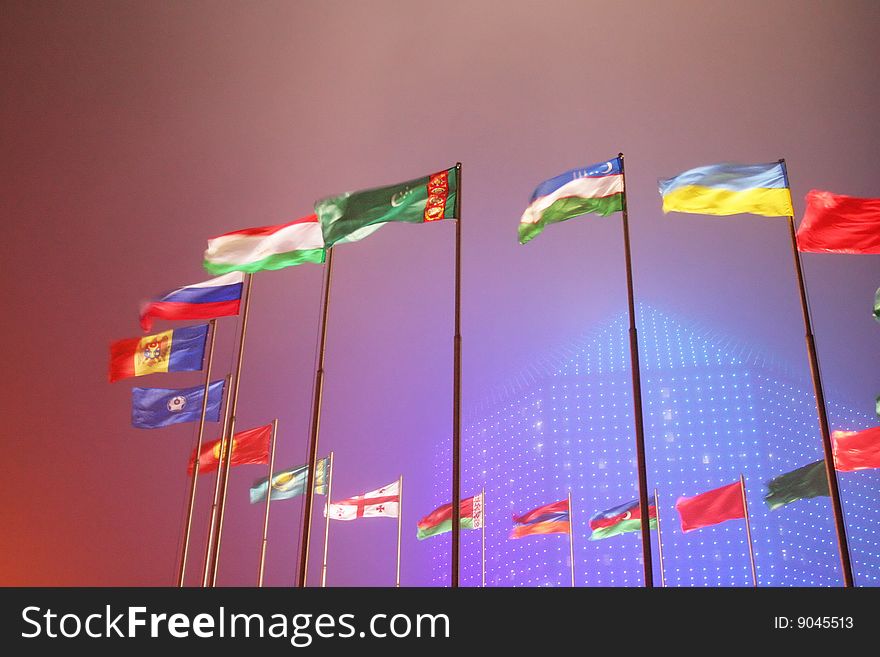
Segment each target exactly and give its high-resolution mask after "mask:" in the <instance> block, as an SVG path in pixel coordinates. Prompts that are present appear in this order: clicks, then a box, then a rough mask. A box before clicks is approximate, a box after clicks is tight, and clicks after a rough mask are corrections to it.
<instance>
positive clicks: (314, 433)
mask: <svg viewBox="0 0 880 657" xmlns="http://www.w3.org/2000/svg"><path fill="white" fill-rule="evenodd" d="M332 277H333V249H328V251H327V266H326V268H325V271H324V300H323V303H322V309H321V332H320V337H319V338H318V365H317V368H316V369H315V391H314V393H315V396H314V399H313V401H312V428H311V433H310V435H309V463H308V465H309V471H308V472H309V474H308V478H307V479H306V503H305V505H304V506H303V528H302V541H301V542H300V555H299V578H298V580H297V583H298V585H299V586H300V587H304V586H305V585H306V576H307V574H308V570H309V540H310V538H311V532H312V509H313V508H314V503H315V486H314V481H315V470H316V469H317V467H318V433H319V431H320V429H321V401H322V399H323V397H324V354H325V352H326V349H327V317H328V315H329V311H330V283H331V281H332ZM327 501H328V503H329V501H330V498H329V496H328V497H327Z"/></svg>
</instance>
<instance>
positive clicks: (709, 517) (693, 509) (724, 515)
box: [675, 481, 746, 532]
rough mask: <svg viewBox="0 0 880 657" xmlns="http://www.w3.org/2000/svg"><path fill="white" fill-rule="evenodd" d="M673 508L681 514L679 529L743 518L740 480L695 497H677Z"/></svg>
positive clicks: (690, 529) (706, 525) (691, 529)
mask: <svg viewBox="0 0 880 657" xmlns="http://www.w3.org/2000/svg"><path fill="white" fill-rule="evenodd" d="M675 508H676V509H677V510H678V514H679V515H680V516H681V531H683V532H692V531H694V530H695V529H700V528H702V527H709V526H710V525H717V524H718V523H720V522H724V521H725V520H735V519H737V518H745V517H746V512H745V508H744V507H743V488H742V483H741V482H739V481H738V482H736V483H735V484H729V485H727V486H722V487H721V488H716V489H714V490H710V491H708V492H706V493H702V494H700V495H696V496H695V497H679V498H678V499H677V500H676V502H675Z"/></svg>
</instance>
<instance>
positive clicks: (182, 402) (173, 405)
mask: <svg viewBox="0 0 880 657" xmlns="http://www.w3.org/2000/svg"><path fill="white" fill-rule="evenodd" d="M185 406H186V397H183V396H181V395H177V396H176V397H172V398H171V399H169V400H168V410H169V411H171V412H172V413H179V412H180V411H182V410H183V409H184V407H185Z"/></svg>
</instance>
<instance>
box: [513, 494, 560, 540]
mask: <svg viewBox="0 0 880 657" xmlns="http://www.w3.org/2000/svg"><path fill="white" fill-rule="evenodd" d="M513 523H514V526H513V529H512V530H511V531H510V538H522V537H523V536H534V535H536V534H570V533H571V513H570V510H569V508H568V499H564V500H559V501H558V502H551V503H550V504H545V505H544V506H539V507H538V508H537V509H532V510H531V511H528V512H526V513H524V514H523V515H521V516H514V517H513Z"/></svg>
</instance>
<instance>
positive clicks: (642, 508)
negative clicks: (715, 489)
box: [617, 153, 654, 587]
mask: <svg viewBox="0 0 880 657" xmlns="http://www.w3.org/2000/svg"><path fill="white" fill-rule="evenodd" d="M617 157H618V158H619V159H620V174H621V176H623V248H624V254H625V260H626V292H627V300H628V302H629V356H630V360H631V361H632V388H633V415H634V419H635V430H636V461H637V465H638V472H639V512H640V514H641V517H642V518H643V519H644V518H649V513H650V511H649V505H648V466H647V463H646V457H645V425H644V420H643V419H642V382H641V375H640V373H639V337H638V332H637V331H636V306H635V295H634V294H633V275H632V254H631V253H630V245H629V213H628V212H627V202H626V172H625V170H624V166H623V153H618V154H617ZM641 524H642V563H643V566H644V573H645V586H646V587H652V586H654V572H653V563H652V555H651V525H650V522H642V523H641Z"/></svg>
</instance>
